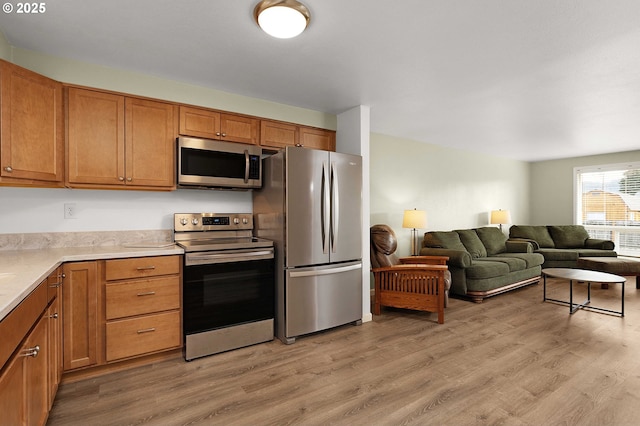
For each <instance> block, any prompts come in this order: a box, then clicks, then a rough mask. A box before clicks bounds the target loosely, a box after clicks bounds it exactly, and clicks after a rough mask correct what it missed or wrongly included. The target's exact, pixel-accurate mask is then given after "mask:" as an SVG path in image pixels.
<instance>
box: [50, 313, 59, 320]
mask: <svg viewBox="0 0 640 426" xmlns="http://www.w3.org/2000/svg"><path fill="white" fill-rule="evenodd" d="M49 318H53V319H58V313H57V312H56V313H54V314H53V315H49Z"/></svg>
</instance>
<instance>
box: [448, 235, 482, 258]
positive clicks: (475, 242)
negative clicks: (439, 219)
mask: <svg viewBox="0 0 640 426" xmlns="http://www.w3.org/2000/svg"><path fill="white" fill-rule="evenodd" d="M455 232H457V233H458V235H459V236H460V241H462V244H464V246H465V247H466V248H467V251H468V252H469V254H470V255H471V257H472V258H473V259H478V258H480V257H487V250H486V249H485V248H484V245H483V244H482V241H480V238H478V234H476V231H475V230H473V229H457V230H455Z"/></svg>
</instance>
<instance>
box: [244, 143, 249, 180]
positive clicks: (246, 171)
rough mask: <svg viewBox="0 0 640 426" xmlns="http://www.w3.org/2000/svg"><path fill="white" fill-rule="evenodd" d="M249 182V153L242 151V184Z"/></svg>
mask: <svg viewBox="0 0 640 426" xmlns="http://www.w3.org/2000/svg"><path fill="white" fill-rule="evenodd" d="M248 182H249V151H248V150H246V149H245V150H244V183H248Z"/></svg>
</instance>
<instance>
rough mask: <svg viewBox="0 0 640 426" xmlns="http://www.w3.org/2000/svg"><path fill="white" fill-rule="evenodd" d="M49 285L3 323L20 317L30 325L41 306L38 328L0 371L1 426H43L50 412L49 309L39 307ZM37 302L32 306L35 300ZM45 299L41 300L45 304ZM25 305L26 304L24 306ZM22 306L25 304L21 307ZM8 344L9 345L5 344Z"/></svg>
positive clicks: (27, 300)
mask: <svg viewBox="0 0 640 426" xmlns="http://www.w3.org/2000/svg"><path fill="white" fill-rule="evenodd" d="M46 285H47V284H46V281H45V282H43V283H42V284H40V286H38V288H37V289H36V290H34V291H33V292H32V293H31V294H30V295H29V296H27V299H25V301H26V304H24V305H23V306H22V307H21V306H20V305H19V306H18V307H17V308H16V309H15V310H14V311H12V312H11V313H10V314H9V317H7V318H5V319H4V320H3V323H4V321H12V319H11V318H10V316H12V315H17V316H18V317H19V319H20V321H21V322H24V321H29V318H31V319H30V321H31V324H34V322H33V321H34V318H33V316H32V314H33V312H34V310H33V309H34V307H37V306H40V308H39V309H38V310H40V314H38V316H37V317H36V318H35V324H34V325H33V327H32V328H30V330H29V332H28V334H27V335H26V337H25V338H24V340H23V341H22V342H21V344H20V345H19V346H18V347H17V348H16V350H15V352H14V353H13V355H12V357H11V358H10V359H9V360H8V361H7V362H6V363H5V365H4V366H3V367H2V370H0V413H2V414H1V415H0V424H2V425H5V424H6V425H44V424H45V423H46V421H47V417H48V414H49V409H50V407H51V406H50V401H51V398H52V396H51V394H50V389H51V387H50V382H49V380H50V377H51V376H50V374H49V373H50V370H51V368H53V366H52V365H51V364H50V362H51V358H50V351H51V345H52V344H55V343H54V342H53V341H51V340H50V338H49V331H50V330H49V325H50V324H49V316H48V309H45V310H44V312H43V311H42V309H43V304H42V303H40V299H41V295H46ZM32 297H34V298H36V299H37V300H38V303H37V304H35V305H34V304H33V299H32V300H29V299H30V298H32ZM45 300H46V299H42V301H43V302H44V301H45ZM23 303H24V302H23ZM21 305H22V304H21ZM3 343H6V342H3Z"/></svg>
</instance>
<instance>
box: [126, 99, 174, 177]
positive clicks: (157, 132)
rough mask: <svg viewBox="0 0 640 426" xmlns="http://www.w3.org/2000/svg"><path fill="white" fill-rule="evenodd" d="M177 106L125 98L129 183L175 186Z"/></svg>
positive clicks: (127, 175) (127, 174)
mask: <svg viewBox="0 0 640 426" xmlns="http://www.w3.org/2000/svg"><path fill="white" fill-rule="evenodd" d="M174 117H175V106H173V105H171V104H167V103H163V102H155V101H148V100H143V99H136V98H127V99H126V101H125V129H126V130H125V149H126V150H125V169H126V171H125V179H126V184H127V185H136V186H145V187H165V188H171V187H173V186H174V185H175V174H176V169H175V141H176V127H175V118H174Z"/></svg>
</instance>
